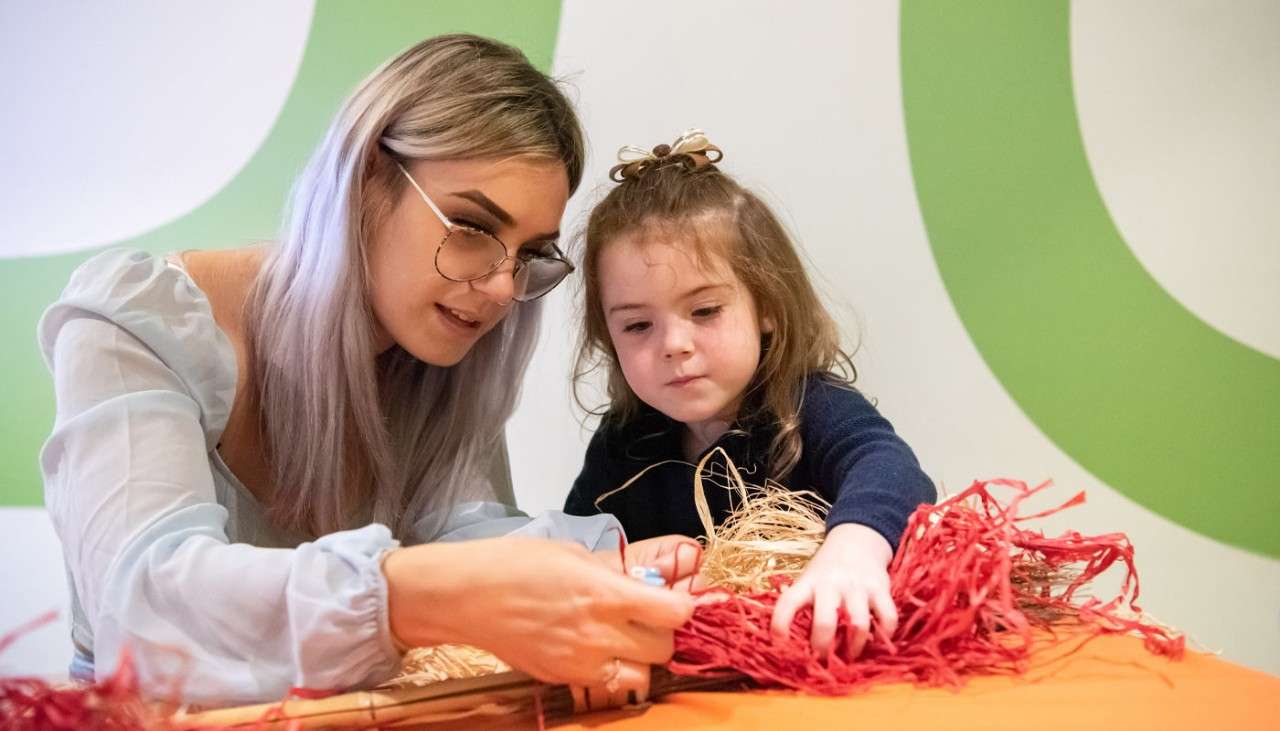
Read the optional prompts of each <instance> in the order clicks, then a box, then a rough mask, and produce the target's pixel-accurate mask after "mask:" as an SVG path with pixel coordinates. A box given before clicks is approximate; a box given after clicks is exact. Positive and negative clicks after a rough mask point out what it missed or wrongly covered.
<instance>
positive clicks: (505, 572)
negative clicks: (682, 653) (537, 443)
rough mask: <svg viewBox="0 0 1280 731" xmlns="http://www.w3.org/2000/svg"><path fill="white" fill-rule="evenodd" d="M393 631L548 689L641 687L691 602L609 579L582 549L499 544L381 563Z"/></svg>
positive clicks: (409, 553)
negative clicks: (462, 651) (493, 661)
mask: <svg viewBox="0 0 1280 731" xmlns="http://www.w3.org/2000/svg"><path fill="white" fill-rule="evenodd" d="M383 573H384V574H385V575H386V579H387V594H388V598H387V605H388V611H389V615H390V617H389V619H390V624H391V631H392V633H393V635H394V636H395V637H396V638H398V639H399V640H400V641H401V642H403V643H404V644H407V645H410V646H415V647H416V646H428V645H438V644H442V643H448V642H456V643H463V644H468V645H473V646H475V647H480V648H482V649H485V650H488V651H490V652H492V653H494V654H495V655H497V656H498V657H500V658H502V659H503V660H505V661H506V662H507V663H509V664H510V665H511V666H512V667H514V668H517V669H519V670H523V671H524V672H527V673H529V674H530V675H533V676H534V677H536V678H538V679H539V680H543V681H546V682H550V683H570V684H576V685H587V686H598V685H601V684H608V685H609V686H610V688H611V690H612V689H617V690H622V691H625V690H630V689H641V688H647V687H648V683H649V665H651V664H660V663H665V662H666V661H667V660H669V659H670V658H671V653H672V630H673V629H675V628H676V627H679V626H680V625H682V624H684V623H685V622H686V621H688V619H689V617H690V616H691V615H692V614H693V600H692V599H691V598H690V597H689V596H688V595H687V594H683V593H680V592H674V591H670V590H668V589H661V588H657V587H652V586H646V585H645V584H643V583H641V582H639V581H636V580H635V579H632V578H630V577H627V576H625V575H623V574H622V573H620V572H617V571H612V570H610V569H609V568H608V567H606V566H605V565H604V564H603V563H602V562H601V561H600V560H599V559H598V558H596V557H593V556H592V555H591V553H590V552H589V551H587V550H586V549H585V548H583V547H581V546H579V545H576V544H569V543H561V542H555V541H547V540H540V539H534V538H523V537H504V538H493V539H488V540H478V541H467V542H461V543H436V544H427V545H421V546H412V547H409V548H402V549H399V550H397V551H394V552H392V553H390V554H389V555H388V556H387V557H386V560H385V561H384V562H383Z"/></svg>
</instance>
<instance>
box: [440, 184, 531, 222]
mask: <svg viewBox="0 0 1280 731" xmlns="http://www.w3.org/2000/svg"><path fill="white" fill-rule="evenodd" d="M451 195H453V196H456V197H458V198H464V199H466V200H469V201H471V202H472V203H475V204H477V205H479V206H480V207H481V208H483V209H485V210H486V211H488V212H489V213H491V214H492V215H493V217H494V218H496V219H498V221H499V222H500V223H501V224H502V225H504V226H513V225H515V222H516V220H515V219H514V218H512V217H511V214H510V213H507V212H506V211H505V210H503V209H502V206H500V205H498V204H497V203H494V202H493V200H492V199H491V198H489V196H487V195H485V194H484V193H481V192H480V191H478V190H462V191H458V192H457V193H452V194H451Z"/></svg>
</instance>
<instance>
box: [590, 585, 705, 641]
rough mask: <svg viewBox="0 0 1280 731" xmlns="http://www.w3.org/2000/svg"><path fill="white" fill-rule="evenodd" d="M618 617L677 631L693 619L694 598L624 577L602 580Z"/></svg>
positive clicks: (614, 612) (614, 613)
mask: <svg viewBox="0 0 1280 731" xmlns="http://www.w3.org/2000/svg"><path fill="white" fill-rule="evenodd" d="M602 583H603V584H604V586H603V587H601V588H602V589H603V590H604V591H606V592H608V594H607V595H606V596H609V597H611V599H610V600H608V601H609V603H610V604H611V605H612V609H613V612H612V614H613V615H614V616H616V617H619V618H622V619H626V620H629V621H631V622H636V623H638V624H646V625H649V626H650V627H657V628H662V629H669V630H672V629H676V628H677V627H680V626H682V625H683V624H684V623H685V622H688V621H689V618H690V617H692V616H693V598H692V597H690V596H689V595H688V594H686V593H683V592H678V591H671V590H670V589H665V588H661V589H660V588H658V587H656V586H648V585H646V584H643V583H641V582H639V581H636V580H635V579H631V578H627V577H624V576H622V575H621V574H614V575H611V576H610V577H609V578H608V579H607V580H605V579H604V577H602Z"/></svg>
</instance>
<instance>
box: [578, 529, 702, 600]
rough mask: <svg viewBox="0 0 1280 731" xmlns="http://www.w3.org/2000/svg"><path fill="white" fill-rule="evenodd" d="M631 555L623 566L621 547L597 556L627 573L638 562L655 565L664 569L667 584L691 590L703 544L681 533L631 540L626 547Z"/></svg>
mask: <svg viewBox="0 0 1280 731" xmlns="http://www.w3.org/2000/svg"><path fill="white" fill-rule="evenodd" d="M625 552H626V555H627V558H626V564H627V565H626V566H623V565H622V563H621V561H622V557H621V556H620V555H619V554H618V552H617V551H613V550H603V551H596V556H597V557H598V558H599V559H600V560H601V561H602V562H603V563H604V565H605V566H607V567H609V569H610V570H612V571H616V572H618V573H624V574H625V573H626V572H627V570H628V569H630V568H632V567H634V566H651V567H653V568H656V569H658V571H659V572H661V573H662V578H663V579H665V580H666V582H667V586H670V587H671V588H673V589H677V590H679V591H682V592H684V593H688V592H689V589H690V585H691V584H692V582H693V580H694V578H695V576H696V574H697V571H698V567H699V566H700V565H701V564H702V544H701V543H698V541H696V540H694V539H693V538H689V537H688V536H681V535H669V536H658V537H657V538H646V539H645V540H643V541H636V542H635V543H630V544H628V545H627V547H626V549H625Z"/></svg>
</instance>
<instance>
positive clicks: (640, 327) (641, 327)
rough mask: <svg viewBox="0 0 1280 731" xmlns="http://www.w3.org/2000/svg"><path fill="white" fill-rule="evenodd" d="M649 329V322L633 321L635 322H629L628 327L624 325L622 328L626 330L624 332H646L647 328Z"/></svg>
mask: <svg viewBox="0 0 1280 731" xmlns="http://www.w3.org/2000/svg"><path fill="white" fill-rule="evenodd" d="M648 329H649V323H647V322H633V323H630V324H628V325H627V326H626V327H623V328H622V332H624V333H642V332H644V331H645V330H648Z"/></svg>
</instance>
